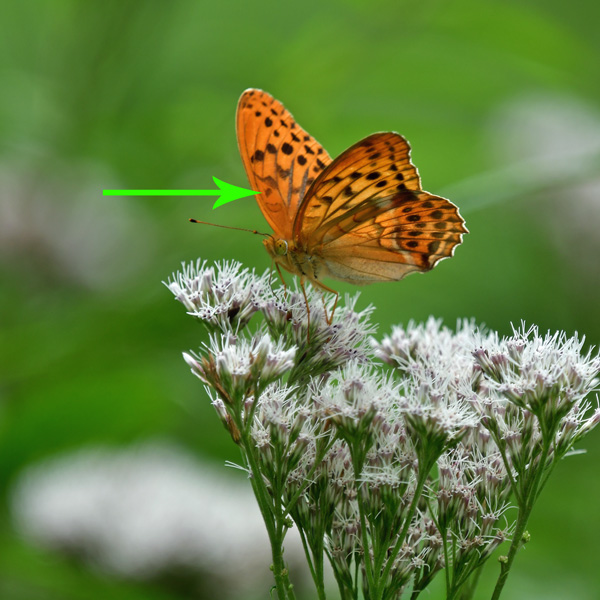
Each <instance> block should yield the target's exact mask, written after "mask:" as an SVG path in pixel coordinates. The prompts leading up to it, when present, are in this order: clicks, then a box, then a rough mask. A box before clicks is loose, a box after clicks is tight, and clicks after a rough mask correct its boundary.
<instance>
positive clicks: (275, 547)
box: [240, 423, 295, 600]
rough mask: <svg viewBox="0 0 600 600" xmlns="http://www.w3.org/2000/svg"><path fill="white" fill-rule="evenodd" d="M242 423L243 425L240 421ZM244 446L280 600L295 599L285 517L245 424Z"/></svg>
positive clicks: (242, 437) (243, 430)
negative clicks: (286, 557) (271, 492)
mask: <svg viewBox="0 0 600 600" xmlns="http://www.w3.org/2000/svg"><path fill="white" fill-rule="evenodd" d="M240 425H242V424H241V423H240ZM240 431H241V432H242V434H241V442H242V444H241V445H242V448H243V450H244V454H245V457H246V460H247V461H248V465H249V467H250V471H251V473H252V479H251V483H252V489H253V490H254V496H255V497H256V501H257V502H258V507H259V509H260V512H261V515H262V517H263V521H264V523H265V527H266V529H267V534H268V536H269V542H270V543H271V555H272V557H273V576H274V578H275V587H276V589H277V596H278V598H279V600H294V599H295V595H294V592H293V588H292V586H291V584H290V581H289V577H288V573H287V569H286V567H285V561H284V559H283V539H284V538H285V531H286V528H285V525H284V524H283V518H282V515H281V511H280V514H279V515H278V514H276V512H275V510H274V507H273V504H272V502H271V499H270V496H269V491H268V490H267V487H266V485H265V482H264V480H263V477H262V474H261V472H260V468H259V466H258V461H257V459H256V456H255V455H254V450H255V448H254V445H253V444H252V440H251V438H250V435H249V432H248V431H246V430H245V429H244V428H243V426H242V427H240Z"/></svg>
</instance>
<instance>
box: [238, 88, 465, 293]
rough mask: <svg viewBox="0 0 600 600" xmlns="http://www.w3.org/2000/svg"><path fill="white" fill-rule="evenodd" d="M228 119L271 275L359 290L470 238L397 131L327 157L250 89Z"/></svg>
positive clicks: (430, 262) (275, 105)
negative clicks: (260, 219)
mask: <svg viewBox="0 0 600 600" xmlns="http://www.w3.org/2000/svg"><path fill="white" fill-rule="evenodd" d="M236 121H237V139H238V145H239V148H240V154H241V156H242V160H243V162H244V167H245V169H246V173H247V174H248V179H249V180H250V184H251V186H252V188H253V189H254V190H257V191H259V192H261V193H260V194H259V195H257V196H256V199H257V201H258V205H259V207H260V210H261V211H262V213H263V215H264V216H265V218H266V220H267V221H268V223H269V225H270V226H271V227H272V228H273V231H274V235H273V236H269V237H267V238H265V240H264V241H263V243H264V245H265V247H266V249H267V251H268V252H269V254H270V255H271V256H272V258H273V260H274V261H275V264H276V266H277V270H278V271H279V266H282V267H283V268H284V269H286V270H287V271H289V272H290V273H294V274H296V275H299V276H300V283H301V285H302V286H303V284H304V281H305V280H308V281H310V282H311V283H312V284H313V285H315V286H317V287H319V288H322V289H324V290H326V291H329V292H333V293H336V292H335V291H334V290H332V289H331V288H329V287H327V286H326V285H324V284H323V282H322V279H323V278H324V277H331V278H333V279H339V280H340V281H347V282H350V283H354V284H357V285H364V284H368V283H373V282H376V281H397V280H400V279H402V278H403V277H404V276H406V275H408V274H409V273H413V272H424V271H429V270H430V269H432V268H433V267H434V266H435V265H436V263H437V262H438V261H440V260H441V259H443V258H447V257H449V256H452V254H453V252H454V248H455V247H456V246H458V245H459V244H460V243H461V241H462V236H463V234H464V233H468V230H467V228H466V227H465V225H464V220H463V219H462V217H461V216H460V214H459V212H458V208H457V207H456V206H455V205H454V204H452V202H450V201H449V200H446V199H445V198H441V197H440V196H434V195H432V194H429V193H428V192H425V191H423V190H422V189H421V181H420V178H419V173H418V171H417V169H416V167H415V166H414V165H413V164H412V163H411V162H410V146H409V144H408V142H407V141H406V140H405V139H404V138H403V137H402V136H401V135H399V134H397V133H394V132H384V133H374V134H372V135H370V136H368V137H366V138H365V139H363V140H361V141H360V142H357V143H356V144H354V146H351V147H350V148H348V150H346V151H345V152H343V153H342V154H340V156H338V157H337V158H336V159H335V160H333V161H332V160H331V158H330V157H329V155H328V154H327V152H325V150H324V149H323V147H322V146H321V145H320V144H319V143H318V142H317V141H316V140H315V139H314V138H313V137H312V136H310V135H309V134H308V133H306V131H304V130H303V129H302V128H301V127H300V126H299V125H298V124H297V123H296V121H295V120H294V118H293V117H292V115H291V114H290V113H289V112H288V111H287V110H286V109H285V108H284V107H283V105H282V104H281V102H278V101H277V100H275V99H274V98H273V97H272V96H271V95H269V94H267V93H266V92H263V91H262V90H256V89H249V90H246V91H245V92H244V93H243V94H242V96H241V98H240V101H239V103H238V108H237V119H236ZM279 273H280V275H281V272H280V271H279ZM302 289H303V291H304V287H302ZM336 294H337V293H336Z"/></svg>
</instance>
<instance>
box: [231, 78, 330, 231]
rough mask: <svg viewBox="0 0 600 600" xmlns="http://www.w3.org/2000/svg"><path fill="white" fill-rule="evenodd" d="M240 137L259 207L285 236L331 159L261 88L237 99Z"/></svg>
mask: <svg viewBox="0 0 600 600" xmlns="http://www.w3.org/2000/svg"><path fill="white" fill-rule="evenodd" d="M236 123H237V139H238V145H239V148H240V154H241V156H242V160H243V162H244V167H245V169H246V173H247V175H248V179H249V180H250V185H251V187H252V189H254V190H256V191H259V192H261V193H260V195H257V196H256V199H257V201H258V204H259V207H260V209H261V211H262V213H263V215H264V216H265V218H266V219H267V221H268V223H269V225H270V226H271V227H272V228H273V231H274V232H275V234H276V235H277V236H279V237H281V238H283V239H287V240H289V239H291V238H292V225H293V222H294V218H295V216H296V214H297V212H298V207H299V204H300V202H301V201H302V199H303V198H304V196H305V194H306V191H307V190H308V189H309V188H310V186H311V184H312V183H313V182H314V181H315V179H316V178H317V176H318V175H319V174H320V173H321V171H322V170H323V169H324V168H325V167H326V166H327V165H328V164H329V163H330V162H331V158H330V157H329V155H328V154H327V152H325V150H324V149H323V147H322V146H321V145H320V144H319V143H318V142H317V141H316V140H315V139H314V138H313V137H312V136H310V135H309V134H308V133H306V131H304V130H303V129H302V128H301V127H300V126H299V125H298V124H297V123H296V121H295V120H294V118H293V116H292V115H291V114H290V112H289V111H287V110H286V109H285V108H284V106H283V105H282V104H281V103H280V102H279V101H277V100H275V99H274V98H273V97H272V96H271V95H270V94H267V93H266V92H263V91H262V90H256V89H249V90H246V91H245V92H244V93H243V94H242V96H241V98H240V100H239V103H238V109H237V120H236Z"/></svg>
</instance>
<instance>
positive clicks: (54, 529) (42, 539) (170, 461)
mask: <svg viewBox="0 0 600 600" xmlns="http://www.w3.org/2000/svg"><path fill="white" fill-rule="evenodd" d="M11 504H12V513H13V516H14V519H15V523H16V526H17V529H18V530H19V531H20V532H21V533H23V534H24V535H26V536H27V537H28V538H30V539H31V540H32V541H34V542H35V543H37V544H38V545H40V546H42V547H45V548H48V549H51V550H56V551H62V552H66V553H69V554H74V555H76V556H79V557H81V558H84V559H85V560H88V561H90V562H92V563H93V565H95V566H97V567H100V568H101V569H103V570H106V571H108V572H111V573H114V574H117V575H118V576H121V577H125V578H133V579H141V580H143V579H155V578H159V577H160V576H161V575H164V574H169V573H180V572H185V573H187V574H188V575H191V576H194V577H196V578H197V581H201V582H202V586H203V588H206V587H207V582H209V585H208V587H215V589H219V590H220V592H219V594H220V597H225V595H226V594H227V595H229V597H247V594H248V591H249V590H253V591H254V590H260V589H263V588H264V590H265V595H266V593H267V592H266V590H268V589H269V587H270V585H271V573H270V571H269V570H268V568H267V565H269V564H270V560H271V558H270V548H269V543H268V539H267V535H266V532H265V528H264V524H263V522H262V519H261V517H260V513H259V511H258V508H257V507H256V502H255V500H254V496H253V494H252V491H251V487H250V485H249V483H248V481H246V480H245V478H243V477H242V476H241V475H240V474H239V472H238V477H234V476H232V475H230V476H227V475H223V472H222V470H219V469H213V468H212V467H210V466H208V465H207V464H203V463H201V462H199V461H198V460H197V459H196V458H192V457H191V456H189V455H187V454H186V453H185V452H183V451H182V450H180V449H178V448H176V447H175V446H172V445H169V444H166V443H147V444H144V445H141V446H138V447H133V448H131V449H128V450H110V449H103V448H98V449H91V450H84V451H80V452H78V453H76V454H71V455H66V456H64V457H61V458H56V459H52V460H48V461H45V462H44V463H42V464H39V465H35V466H33V467H30V468H29V469H27V470H26V471H25V472H24V473H23V474H22V475H21V477H20V478H19V479H18V480H17V482H16V484H15V486H14V489H13V491H12V496H11ZM292 533H293V532H292ZM289 537H290V538H291V539H290V540H289V543H288V547H287V550H286V559H287V560H288V562H291V563H301V562H302V561H303V557H302V550H301V547H300V544H299V542H298V540H297V539H295V538H294V536H293V535H291V534H290V536H289ZM296 568H297V567H296V566H294V569H296ZM232 569H235V576H232ZM221 594H222V595H221Z"/></svg>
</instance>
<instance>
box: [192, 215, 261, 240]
mask: <svg viewBox="0 0 600 600" xmlns="http://www.w3.org/2000/svg"><path fill="white" fill-rule="evenodd" d="M190 223H199V224H200V225H210V226H212V227H222V228H223V229H236V230H237V231H249V232H250V233H255V234H256V235H264V236H265V237H272V236H271V234H270V233H261V232H260V231H257V230H256V229H246V228H245V227H231V226H230V225H217V223H208V222H206V221H198V219H190Z"/></svg>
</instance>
